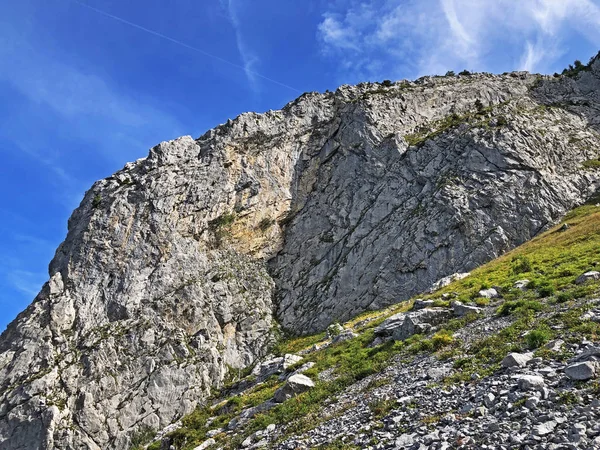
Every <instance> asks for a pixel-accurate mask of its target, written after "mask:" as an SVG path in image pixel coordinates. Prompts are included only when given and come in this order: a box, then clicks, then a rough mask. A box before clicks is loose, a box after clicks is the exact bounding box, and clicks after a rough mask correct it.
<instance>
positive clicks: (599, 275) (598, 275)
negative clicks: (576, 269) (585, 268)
mask: <svg viewBox="0 0 600 450" xmlns="http://www.w3.org/2000/svg"><path fill="white" fill-rule="evenodd" d="M598 279H600V272H598V271H596V270H591V271H589V272H586V273H584V274H582V275H579V276H578V277H577V279H576V280H575V284H583V283H585V282H587V281H590V280H598Z"/></svg>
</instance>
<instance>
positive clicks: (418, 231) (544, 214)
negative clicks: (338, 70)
mask: <svg viewBox="0 0 600 450" xmlns="http://www.w3.org/2000/svg"><path fill="white" fill-rule="evenodd" d="M599 87H600V58H598V57H596V58H594V59H592V61H590V64H589V65H587V66H577V67H576V68H574V69H573V70H570V71H567V72H566V73H565V74H564V75H562V76H541V75H531V74H528V73H525V72H518V73H507V74H504V75H490V74H469V73H462V74H460V75H459V76H445V77H424V78H421V79H419V80H417V81H415V82H408V81H402V82H396V83H392V82H387V81H386V82H384V83H363V84H359V85H357V86H342V87H341V88H339V89H338V90H337V91H336V92H334V93H331V92H328V93H325V94H317V93H309V94H304V95H302V96H301V97H300V98H298V99H297V100H295V101H293V102H292V103H290V104H288V105H286V106H285V107H284V108H283V109H282V110H281V111H269V112H267V113H265V114H254V113H247V114H242V115H241V116H239V117H237V118H236V119H235V120H233V121H228V122H227V123H226V124H223V125H221V126H219V127H217V128H215V129H213V130H210V131H209V132H207V133H206V134H205V135H203V136H201V137H200V138H198V139H196V140H194V139H192V138H190V137H182V138H179V139H177V140H174V141H171V142H163V143H161V144H159V145H158V146H156V147H154V148H153V149H152V150H151V151H150V154H149V155H148V157H147V158H144V159H141V160H138V161H136V162H134V163H129V164H127V165H126V166H125V167H124V168H123V170H121V171H119V172H117V173H116V174H114V175H113V176H112V177H109V178H107V179H105V180H101V181H99V182H97V183H95V184H94V185H93V186H92V188H91V189H90V190H89V191H88V192H87V193H86V195H85V197H84V199H83V201H82V203H81V205H80V206H79V207H78V208H77V209H76V210H75V212H74V213H73V215H72V216H71V218H70V219H69V226H68V235H67V238H66V240H65V241H64V242H63V243H62V244H61V245H60V247H59V248H58V250H57V252H56V255H55V257H54V259H53V260H52V262H51V263H50V267H49V276H50V279H49V281H48V282H47V283H46V284H45V285H44V287H43V288H42V290H41V292H40V293H39V294H38V296H37V297H36V298H35V300H34V301H33V303H32V304H31V305H30V306H29V307H28V308H27V309H26V310H25V311H24V312H22V313H21V314H20V315H19V316H18V317H17V319H15V321H13V322H12V323H11V324H10V325H9V326H8V328H7V330H6V331H5V332H4V333H3V334H2V336H1V337H0V449H7V450H8V449H10V450H13V449H33V448H40V449H52V448H61V449H106V448H111V449H113V448H114V449H119V450H121V449H127V448H129V447H131V446H132V444H134V441H135V439H134V437H135V436H137V435H138V434H139V433H140V432H141V431H143V430H155V431H156V430H160V429H162V428H164V427H166V426H167V425H169V424H171V423H172V422H174V421H176V420H177V419H179V418H180V417H181V416H183V415H184V414H188V413H191V412H193V411H194V410H195V408H196V407H197V406H198V405H199V404H202V403H203V402H204V401H205V400H206V399H207V398H208V397H209V396H210V395H211V391H212V390H213V389H214V388H217V387H219V386H221V385H222V384H223V382H224V380H225V378H226V377H227V376H228V374H229V376H231V374H235V373H236V372H237V373H238V374H239V373H241V371H242V370H244V369H246V368H248V367H251V366H252V365H253V364H254V363H256V362H257V361H259V360H260V359H261V358H263V357H264V356H266V355H267V353H268V352H269V350H270V348H272V346H273V345H274V344H275V343H276V341H277V339H278V335H279V334H280V332H281V329H283V331H285V332H286V333H290V334H308V333H312V332H317V331H322V330H324V329H326V328H327V326H329V325H330V324H332V323H334V322H343V321H346V320H349V319H351V318H352V317H354V316H356V315H357V314H359V313H361V312H364V311H368V310H377V309H380V308H383V307H386V306H388V305H392V304H396V303H398V302H401V301H402V300H406V299H409V298H410V297H412V296H413V295H415V294H417V293H420V292H423V291H425V290H426V289H428V288H429V286H431V284H432V283H433V282H435V281H436V280H438V279H440V278H442V277H444V276H447V275H449V274H452V273H455V272H465V271H469V270H472V269H474V268H476V267H477V266H479V265H481V264H483V263H485V262H487V261H490V260H492V259H494V258H496V257H498V256H499V255H501V254H503V253H505V252H506V251H508V250H510V249H512V248H514V247H516V246H517V245H519V244H522V243H524V242H526V241H528V240H530V239H531V238H533V237H535V236H536V235H538V234H539V233H541V232H543V231H544V230H546V229H548V228H549V227H550V226H552V225H553V224H555V223H557V222H558V221H559V220H560V219H561V218H562V217H563V216H564V215H565V214H566V213H567V212H568V211H570V210H571V209H572V208H574V207H576V206H578V205H580V204H582V203H584V202H585V201H586V200H588V199H589V198H591V197H592V196H593V195H594V194H595V193H596V192H597V190H598V186H599V183H600V172H599V171H598V170H597V168H598V166H600V163H599V162H598V156H599V154H598V148H599V143H600V135H599V131H600V130H599V127H600V116H599V115H598V108H599V107H600V98H599V93H600V90H599Z"/></svg>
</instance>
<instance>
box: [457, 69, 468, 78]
mask: <svg viewBox="0 0 600 450" xmlns="http://www.w3.org/2000/svg"><path fill="white" fill-rule="evenodd" d="M458 74H459V75H464V76H470V75H471V72H469V71H468V70H466V69H465V70H463V71H461V72H458Z"/></svg>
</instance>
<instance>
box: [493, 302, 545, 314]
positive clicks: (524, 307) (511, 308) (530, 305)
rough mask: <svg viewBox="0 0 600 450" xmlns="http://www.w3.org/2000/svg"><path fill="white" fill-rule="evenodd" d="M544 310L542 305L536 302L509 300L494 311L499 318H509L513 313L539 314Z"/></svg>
mask: <svg viewBox="0 0 600 450" xmlns="http://www.w3.org/2000/svg"><path fill="white" fill-rule="evenodd" d="M543 309H544V305H543V304H542V303H540V302H539V301H536V300H509V301H507V302H504V303H503V304H502V305H500V307H499V308H498V309H497V310H496V313H497V314H498V315H500V316H509V315H511V314H514V313H518V314H526V313H527V311H534V312H539V311H542V310H543Z"/></svg>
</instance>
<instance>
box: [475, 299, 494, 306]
mask: <svg viewBox="0 0 600 450" xmlns="http://www.w3.org/2000/svg"><path fill="white" fill-rule="evenodd" d="M474 302H475V304H476V305H477V306H487V305H489V304H490V299H489V298H485V297H477V298H476V299H475V300H474Z"/></svg>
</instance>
